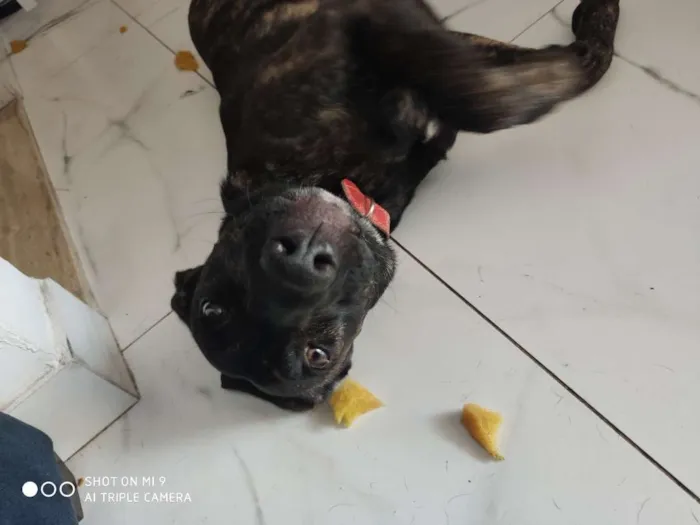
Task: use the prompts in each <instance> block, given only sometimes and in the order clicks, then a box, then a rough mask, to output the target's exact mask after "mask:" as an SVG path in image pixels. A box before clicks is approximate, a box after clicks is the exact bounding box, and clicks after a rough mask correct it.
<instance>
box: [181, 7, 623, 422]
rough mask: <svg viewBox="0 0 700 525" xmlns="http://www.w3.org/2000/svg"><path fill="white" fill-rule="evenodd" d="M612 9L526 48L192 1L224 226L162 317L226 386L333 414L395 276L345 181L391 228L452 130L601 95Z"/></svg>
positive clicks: (389, 23) (415, 10)
mask: <svg viewBox="0 0 700 525" xmlns="http://www.w3.org/2000/svg"><path fill="white" fill-rule="evenodd" d="M618 2H619V0H582V3H581V4H580V5H579V6H578V7H577V9H576V11H575V12H574V16H573V22H572V28H573V33H574V35H575V37H576V38H575V41H574V42H573V43H572V44H571V45H568V46H551V47H547V48H544V49H540V50H534V49H525V48H520V47H516V46H512V45H508V44H504V43H500V42H496V41H493V40H489V39H486V38H483V37H479V36H475V35H470V34H464V33H456V32H453V31H449V30H448V29H446V28H445V27H444V26H443V25H442V24H441V22H440V20H439V19H438V17H437V16H436V15H435V14H434V13H433V12H432V10H431V9H430V8H429V7H428V6H427V5H426V4H425V3H423V1H422V0H193V2H192V5H191V7H190V14H189V24H190V30H191V34H192V39H193V41H194V43H195V45H196V47H197V50H198V51H199V53H200V54H201V56H202V57H203V58H204V61H205V62H206V64H207V66H209V68H210V69H211V71H212V73H213V76H214V82H215V84H216V88H217V90H218V91H219V94H220V95H221V105H220V117H221V123H222V125H223V130H224V133H225V136H226V146H227V150H228V176H227V177H226V179H225V180H224V181H223V182H222V185H221V198H222V200H223V204H224V209H225V212H226V215H225V217H224V219H223V221H222V224H221V228H220V230H219V239H218V242H217V244H216V245H215V246H214V248H213V251H212V253H211V255H210V256H209V258H208V259H207V261H206V262H205V263H204V264H203V265H202V266H199V267H197V268H193V269H190V270H186V271H183V272H179V273H178V274H177V275H176V277H175V286H176V293H175V295H174V297H173V299H172V307H173V310H174V311H175V312H176V313H177V314H178V315H179V317H180V318H181V319H182V320H183V321H184V322H185V323H186V324H187V326H188V327H189V329H190V330H191V332H192V335H193V336H194V339H195V340H196V342H197V344H198V346H199V347H200V349H201V350H202V352H203V354H204V355H205V356H206V358H207V359H208V360H209V362H210V363H211V364H212V365H213V366H214V367H216V368H217V369H218V370H219V371H220V372H221V380H222V386H223V387H224V388H230V389H236V390H242V391H245V392H249V393H252V394H254V395H257V396H259V397H261V398H263V399H266V400H269V401H271V402H273V403H275V404H277V405H279V406H281V407H284V408H289V409H296V410H303V409H308V408H311V407H313V406H314V405H316V404H318V403H319V402H321V401H323V400H324V399H326V398H327V397H328V395H329V394H330V392H331V391H332V389H333V388H334V386H335V385H336V384H337V382H338V381H339V380H340V379H342V378H343V377H344V376H345V375H346V374H347V372H348V370H349V368H350V362H351V356H352V352H353V342H354V341H355V338H356V337H357V335H358V333H359V332H360V329H361V327H362V323H363V321H364V319H365V316H366V315H367V312H368V311H369V310H370V309H371V308H372V307H373V306H374V305H375V304H376V303H377V301H378V300H379V298H380V297H381V295H382V294H383V292H384V291H385V290H386V288H387V286H388V285H389V282H390V281H391V279H392V277H393V275H394V269H395V256H394V253H393V251H392V248H391V246H390V244H389V240H388V238H387V237H386V236H385V235H384V234H383V233H382V232H381V231H380V229H378V228H376V227H375V225H374V224H373V223H372V221H370V220H369V219H368V218H367V217H366V216H363V215H362V214H360V213H358V212H357V211H356V209H355V208H353V207H352V206H350V205H349V204H348V202H347V201H346V200H345V199H344V198H343V192H342V190H341V181H342V180H343V179H350V180H351V181H354V183H356V184H357V185H358V186H359V188H360V189H361V190H362V191H363V192H364V193H366V194H368V195H369V196H371V197H372V198H373V199H374V200H375V201H376V203H377V204H379V205H381V206H382V207H384V208H385V209H386V210H387V211H388V212H389V215H390V217H391V222H392V225H393V226H394V227H396V226H397V225H398V223H399V221H400V219H401V215H402V213H403V211H404V209H405V208H406V206H407V205H408V204H409V202H410V201H411V199H412V197H413V194H414V192H415V190H416V187H417V186H418V184H420V182H421V181H422V180H423V178H424V177H425V176H426V175H427V174H428V172H429V171H430V170H431V169H432V168H433V167H434V166H435V165H436V164H437V163H438V162H440V161H441V160H442V159H444V158H445V155H446V153H447V151H448V150H449V149H450V148H451V146H452V145H453V143H454V141H455V136H456V133H457V132H458V131H470V132H475V133H490V132H493V131H497V130H500V129H505V128H510V127H513V126H517V125H520V124H526V123H530V122H533V121H535V120H537V119H538V118H540V117H541V116H543V115H545V114H546V113H548V112H549V111H551V110H552V109H553V108H554V107H555V106H556V105H557V104H559V103H560V102H563V101H565V100H569V99H571V98H573V97H575V96H577V95H579V94H581V93H583V92H584V91H586V90H587V89H588V88H590V87H591V86H593V85H594V84H596V83H597V82H598V80H600V78H601V77H602V76H603V74H604V73H605V72H606V71H607V70H608V67H609V66H610V62H611V60H612V56H613V41H614V37H615V31H616V27H617V20H618V16H619V4H618Z"/></svg>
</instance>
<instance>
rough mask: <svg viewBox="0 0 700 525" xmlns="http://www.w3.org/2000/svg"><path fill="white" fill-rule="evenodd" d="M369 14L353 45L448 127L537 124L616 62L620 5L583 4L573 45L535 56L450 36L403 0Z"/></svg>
mask: <svg viewBox="0 0 700 525" xmlns="http://www.w3.org/2000/svg"><path fill="white" fill-rule="evenodd" d="M378 4H379V5H378ZM413 5H416V4H413ZM369 13H370V15H369V16H366V17H361V20H360V22H359V23H358V25H357V33H356V40H357V41H358V42H359V44H360V46H361V47H362V50H363V55H364V56H366V57H367V58H368V59H369V60H370V61H372V62H374V64H375V67H377V68H378V69H377V70H378V71H380V72H384V73H385V74H386V75H387V76H388V78H390V79H391V81H392V82H398V83H400V84H403V85H405V86H407V87H411V88H413V89H415V90H416V91H418V92H419V93H420V94H421V95H422V96H423V97H424V99H425V101H426V102H427V104H428V106H429V107H430V108H431V109H432V111H434V112H435V113H436V115H437V116H438V118H440V119H441V120H443V121H444V122H446V123H449V124H450V125H451V126H453V127H455V128H458V129H460V130H464V131H472V132H478V133H489V132H492V131H496V130H499V129H505V128H509V127H512V126H517V125H520V124H527V123H529V122H533V121H534V120H537V119H538V118H539V117H541V116H543V115H545V114H546V113H548V112H550V111H551V110H552V109H553V108H554V107H555V106H556V105H557V104H559V103H560V102H563V101H565V100H569V99H571V98H573V97H575V96H577V95H579V94H581V93H583V92H584V91H586V90H587V89H589V88H590V87H592V86H593V85H595V84H596V83H597V82H598V81H599V80H600V79H601V77H602V76H603V75H604V74H605V72H606V71H607V70H608V68H609V66H610V63H611V61H612V56H613V43H614V39H615V31H616V29H617V21H618V17H619V0H582V3H581V4H580V5H579V6H578V7H577V9H576V11H575V12H574V17H573V22H572V28H573V32H574V35H575V36H576V40H575V41H574V42H573V43H572V44H571V45H569V46H551V47H547V48H544V49H538V50H536V49H526V48H520V47H516V46H511V45H509V44H503V43H500V42H496V41H492V40H488V39H485V38H481V37H476V36H473V35H467V34H462V33H456V32H451V31H448V30H447V29H445V28H444V27H443V26H442V25H441V24H440V23H439V22H437V20H435V19H433V18H431V17H430V16H429V15H427V14H426V12H425V11H424V10H422V9H410V8H409V9H406V3H404V2H400V1H397V2H393V1H391V0H378V1H377V2H372V9H371V10H370V11H369Z"/></svg>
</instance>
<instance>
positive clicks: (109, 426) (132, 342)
mask: <svg viewBox="0 0 700 525" xmlns="http://www.w3.org/2000/svg"><path fill="white" fill-rule="evenodd" d="M172 313H173V311H172V310H169V311H168V313H167V314H165V315H164V316H163V317H161V318H160V319H158V320H157V321H156V322H155V323H153V324H152V325H151V326H150V327H148V328H147V329H146V331H145V332H143V333H142V334H141V335H139V336H138V337H137V338H136V339H134V340H133V341H131V342H130V343H129V344H128V345H126V346H125V347H124V348H123V349H120V350H119V351H120V353H121V354H122V359H124V361H126V356H125V355H124V352H126V351H127V350H128V349H129V348H131V347H132V346H133V345H134V344H135V343H136V342H138V341H139V340H141V339H142V338H143V337H144V336H145V335H146V334H148V333H149V332H150V331H151V330H153V329H154V328H155V327H156V326H158V325H159V324H160V323H162V322H163V321H165V320H166V319H167V318H168V317H169V316H170V314H172ZM126 365H127V370H128V372H129V376H130V377H131V381H132V382H133V383H134V388H136V392H137V394H138V396H137V398H136V401H134V403H132V404H131V405H130V406H129V407H128V408H127V409H126V410H124V412H122V413H121V414H119V415H118V416H117V417H116V418H114V421H112V422H110V423H109V424H108V425H107V426H105V427H104V428H103V429H102V430H100V431H99V432H98V433H97V434H95V435H94V436H92V438H91V439H90V440H89V441H88V442H87V443H85V444H84V445H83V446H82V447H80V448H79V449H78V450H76V451H75V452H74V453H73V454H71V455H70V457H68V458H62V459H63V460H64V461H65V462H68V461H70V460H71V459H73V458H74V457H76V456H77V455H78V454H80V453H81V452H82V451H83V450H85V449H86V448H87V447H88V446H90V445H91V444H92V443H93V442H94V441H95V440H96V439H97V438H99V437H100V436H101V435H102V434H104V433H105V432H107V431H108V430H109V429H110V428H112V426H113V425H114V424H115V423H117V422H118V421H119V420H120V419H121V418H122V417H124V416H125V415H126V414H128V413H129V412H130V411H131V409H132V408H134V407H135V406H137V405H138V404H139V403H140V402H141V390H140V389H139V386H138V384H137V383H136V378H135V377H134V374H133V372H132V370H131V367H130V366H129V364H128V363H127V364H126ZM120 388H121V387H120Z"/></svg>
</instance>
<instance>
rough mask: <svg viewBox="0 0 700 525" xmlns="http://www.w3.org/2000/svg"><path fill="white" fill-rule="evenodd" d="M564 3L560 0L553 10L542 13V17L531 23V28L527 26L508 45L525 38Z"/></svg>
mask: <svg viewBox="0 0 700 525" xmlns="http://www.w3.org/2000/svg"><path fill="white" fill-rule="evenodd" d="M563 3H564V0H559V1H558V2H557V3H556V4H554V6H553V7H552V8H551V9H548V10H547V11H546V12H545V13H542V15H541V16H540V17H538V18H537V20H535V21H534V22H533V23H531V24H530V25H529V26H527V27H526V28H525V29H523V30H522V31H520V33H518V34H517V35H515V36H514V37H513V38H511V39H510V40H509V41H508V43H511V44H512V43H513V42H515V41H516V40H517V39H518V38H520V37H521V36H523V35H524V34H525V33H527V32H528V31H529V30H530V29H532V28H533V27H534V26H535V25H536V24H538V23H539V22H540V21H541V20H542V19H544V18H545V17H546V16H547V15H549V13H554V10H555V9H556V8H557V7H559V6H560V5H561V4H563Z"/></svg>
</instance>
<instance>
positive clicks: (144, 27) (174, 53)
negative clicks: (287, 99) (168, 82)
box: [109, 0, 564, 89]
mask: <svg viewBox="0 0 700 525" xmlns="http://www.w3.org/2000/svg"><path fill="white" fill-rule="evenodd" d="M109 1H110V2H111V3H112V5H114V6H115V7H116V8H117V9H119V10H120V11H121V12H122V13H124V14H125V15H126V16H127V17H129V18H130V19H131V20H133V21H134V23H136V25H138V26H139V27H140V28H141V29H143V30H144V31H146V33H148V34H149V35H150V36H151V37H153V38H154V39H155V40H156V41H157V42H158V43H159V44H160V45H161V46H163V47H164V48H165V49H167V50H168V51H170V52H171V53H172V54H173V55H176V54H177V51H175V50H174V49H173V48H171V47H170V46H169V45H168V44H166V43H165V42H163V40H161V39H160V38H159V37H158V35H156V34H155V33H154V32H153V31H151V29H150V28H149V27H147V26H145V25H143V24H142V23H141V22H140V21H139V20H138V19H137V18H136V17H135V16H133V15H132V14H131V13H129V11H127V10H126V9H124V8H123V7H122V6H120V5H119V3H117V2H116V0H109ZM562 1H564V0H562ZM188 31H189V28H188ZM194 73H195V74H196V75H197V76H198V77H199V78H201V79H202V80H204V82H205V83H206V84H208V85H209V86H210V87H213V88H214V89H216V87H215V86H214V84H213V83H212V82H210V81H209V79H208V78H206V77H205V76H204V75H202V74H201V73H200V72H199V71H195V72H194Z"/></svg>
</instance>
